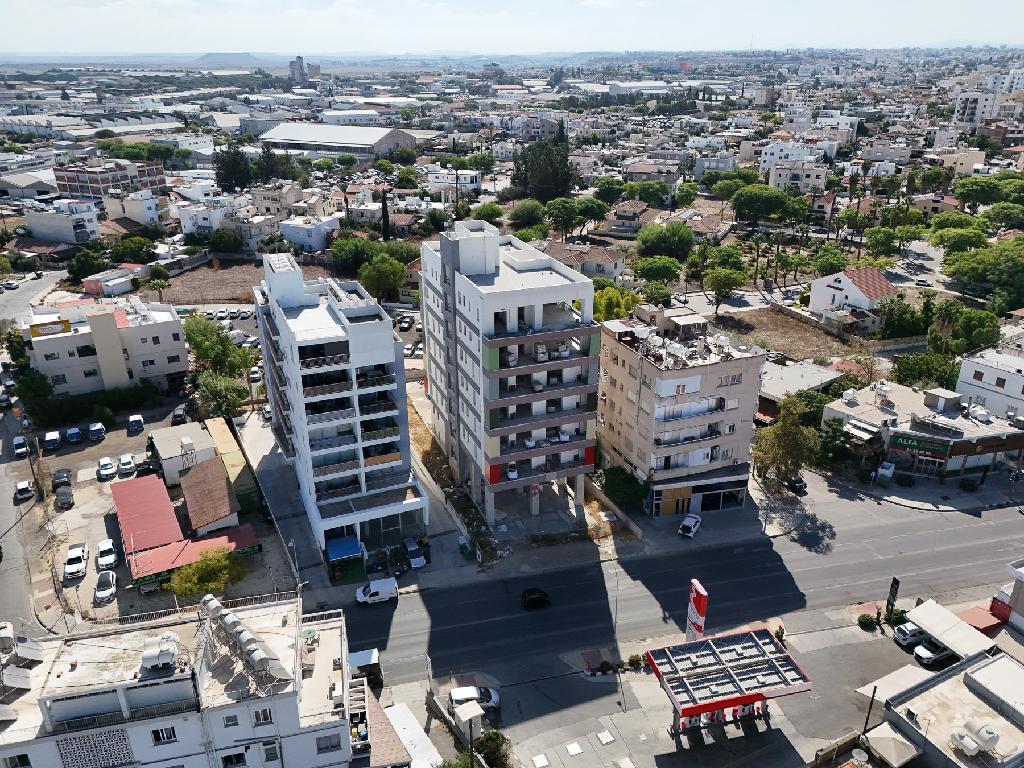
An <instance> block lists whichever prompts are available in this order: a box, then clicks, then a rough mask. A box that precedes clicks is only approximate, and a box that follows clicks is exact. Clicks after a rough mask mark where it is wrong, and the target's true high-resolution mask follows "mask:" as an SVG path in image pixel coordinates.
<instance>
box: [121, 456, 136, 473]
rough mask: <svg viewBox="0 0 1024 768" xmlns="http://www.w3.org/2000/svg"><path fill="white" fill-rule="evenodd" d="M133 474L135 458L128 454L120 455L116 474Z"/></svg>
mask: <svg viewBox="0 0 1024 768" xmlns="http://www.w3.org/2000/svg"><path fill="white" fill-rule="evenodd" d="M134 473H135V457H134V456H132V455H131V454H130V453H124V454H121V458H119V459H118V460H117V474H119V475H131V474H134Z"/></svg>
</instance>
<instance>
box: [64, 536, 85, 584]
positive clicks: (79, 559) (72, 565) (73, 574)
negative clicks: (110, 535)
mask: <svg viewBox="0 0 1024 768" xmlns="http://www.w3.org/2000/svg"><path fill="white" fill-rule="evenodd" d="M88 567H89V546H88V545H87V544H72V545H71V546H70V547H68V554H67V557H65V558H64V578H65V579H80V578H81V577H82V576H85V571H86V570H87V569H88Z"/></svg>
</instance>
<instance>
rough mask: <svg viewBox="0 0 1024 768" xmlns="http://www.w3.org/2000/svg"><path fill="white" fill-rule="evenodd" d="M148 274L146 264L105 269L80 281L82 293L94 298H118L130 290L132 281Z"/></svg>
mask: <svg viewBox="0 0 1024 768" xmlns="http://www.w3.org/2000/svg"><path fill="white" fill-rule="evenodd" d="M147 274H149V266H148V265H146V264H130V265H123V264H122V265H121V266H120V267H113V268H112V269H105V270H103V271H102V272H97V273H96V274H95V275H89V276H88V277H86V278H83V279H82V293H85V294H87V295H89V296H95V297H96V298H104V297H106V298H110V297H112V296H120V295H121V294H124V293H128V292H129V291H131V290H132V280H133V279H140V280H141V279H142V278H143V277H144V276H145V275H147Z"/></svg>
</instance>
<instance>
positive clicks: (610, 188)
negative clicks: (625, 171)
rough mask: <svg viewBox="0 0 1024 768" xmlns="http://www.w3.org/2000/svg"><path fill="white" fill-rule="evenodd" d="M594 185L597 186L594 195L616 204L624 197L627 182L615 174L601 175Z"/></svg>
mask: <svg viewBox="0 0 1024 768" xmlns="http://www.w3.org/2000/svg"><path fill="white" fill-rule="evenodd" d="M594 187H595V188H596V191H595V192H594V196H595V197H596V198H597V199H598V200H603V201H604V202H606V203H608V205H614V204H615V203H617V202H618V201H619V198H621V197H622V193H623V191H624V190H625V188H626V184H625V182H624V181H623V180H622V179H617V178H615V177H614V176H601V177H600V178H598V180H597V181H596V182H594Z"/></svg>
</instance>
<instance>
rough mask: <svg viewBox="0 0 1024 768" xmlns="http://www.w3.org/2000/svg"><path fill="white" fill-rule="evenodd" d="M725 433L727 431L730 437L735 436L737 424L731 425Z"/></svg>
mask: <svg viewBox="0 0 1024 768" xmlns="http://www.w3.org/2000/svg"><path fill="white" fill-rule="evenodd" d="M725 431H726V434H729V435H731V434H733V433H734V432H735V431H736V425H735V424H730V425H729V426H727V427H726V428H725Z"/></svg>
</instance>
